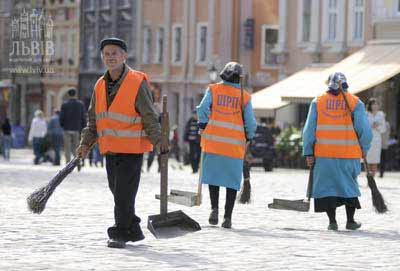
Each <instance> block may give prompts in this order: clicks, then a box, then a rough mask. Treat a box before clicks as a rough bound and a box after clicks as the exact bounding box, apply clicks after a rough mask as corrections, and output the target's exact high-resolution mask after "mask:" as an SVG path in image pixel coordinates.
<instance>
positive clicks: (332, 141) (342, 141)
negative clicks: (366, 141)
mask: <svg viewBox="0 0 400 271" xmlns="http://www.w3.org/2000/svg"><path fill="white" fill-rule="evenodd" d="M316 142H317V144H329V145H358V140H352V139H324V138H317V141H316Z"/></svg>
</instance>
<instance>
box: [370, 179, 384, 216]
mask: <svg viewBox="0 0 400 271" xmlns="http://www.w3.org/2000/svg"><path fill="white" fill-rule="evenodd" d="M367 180H368V186H369V188H370V189H371V197H372V205H373V206H374V207H375V211H376V212H377V213H380V214H383V213H386V212H387V210H388V208H387V206H386V203H385V200H384V199H383V196H382V194H381V193H380V192H379V189H378V187H377V186H376V182H375V179H374V177H373V176H372V175H370V174H367Z"/></svg>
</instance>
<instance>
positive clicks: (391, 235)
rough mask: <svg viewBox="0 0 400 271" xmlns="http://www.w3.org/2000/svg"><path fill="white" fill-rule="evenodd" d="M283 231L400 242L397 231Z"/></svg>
mask: <svg viewBox="0 0 400 271" xmlns="http://www.w3.org/2000/svg"><path fill="white" fill-rule="evenodd" d="M280 230H283V231H293V232H296V231H299V232H315V233H337V234H343V235H347V236H351V237H356V238H371V239H385V240H390V241H398V240H400V233H399V232H397V231H389V232H382V233H380V232H371V231H365V230H357V231H350V230H339V231H336V232H335V231H328V230H323V229H321V230H314V229H296V228H280Z"/></svg>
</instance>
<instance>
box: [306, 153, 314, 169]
mask: <svg viewBox="0 0 400 271" xmlns="http://www.w3.org/2000/svg"><path fill="white" fill-rule="evenodd" d="M306 161H307V166H309V167H311V166H312V165H314V162H315V158H314V156H306Z"/></svg>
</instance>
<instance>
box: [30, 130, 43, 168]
mask: <svg viewBox="0 0 400 271" xmlns="http://www.w3.org/2000/svg"><path fill="white" fill-rule="evenodd" d="M43 141H44V138H43V137H34V138H33V140H32V146H33V154H34V155H35V160H34V161H33V163H34V164H35V165H37V164H39V163H40V158H42V157H43V154H42V150H41V148H42V144H43Z"/></svg>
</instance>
